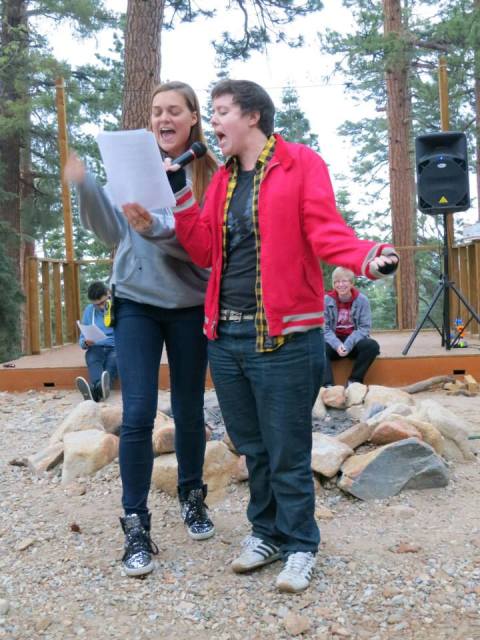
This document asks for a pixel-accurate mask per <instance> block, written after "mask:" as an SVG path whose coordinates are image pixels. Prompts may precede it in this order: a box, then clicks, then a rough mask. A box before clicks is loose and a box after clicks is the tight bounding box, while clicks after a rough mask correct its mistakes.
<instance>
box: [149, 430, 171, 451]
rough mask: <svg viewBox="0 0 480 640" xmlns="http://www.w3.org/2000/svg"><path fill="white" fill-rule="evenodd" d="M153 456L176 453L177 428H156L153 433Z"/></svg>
mask: <svg viewBox="0 0 480 640" xmlns="http://www.w3.org/2000/svg"><path fill="white" fill-rule="evenodd" d="M152 444H153V454H154V455H155V456H159V455H161V454H164V453H173V452H174V451H175V427H174V426H165V427H155V428H154V430H153V433H152Z"/></svg>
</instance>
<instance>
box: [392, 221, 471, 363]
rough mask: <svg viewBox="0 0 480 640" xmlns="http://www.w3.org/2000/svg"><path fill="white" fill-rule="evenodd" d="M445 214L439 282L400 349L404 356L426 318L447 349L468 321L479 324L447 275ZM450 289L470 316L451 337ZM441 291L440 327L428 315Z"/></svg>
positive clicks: (458, 338) (456, 339)
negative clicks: (420, 317) (423, 311)
mask: <svg viewBox="0 0 480 640" xmlns="http://www.w3.org/2000/svg"><path fill="white" fill-rule="evenodd" d="M447 216H448V213H444V214H443V273H442V274H441V275H440V278H439V283H438V286H437V288H436V289H435V293H434V294H433V298H432V301H431V303H430V305H429V306H428V309H427V311H426V312H425V315H424V316H423V318H422V319H421V320H420V322H419V323H418V324H417V326H416V327H415V330H414V332H413V333H412V335H411V336H410V340H409V341H408V342H407V344H406V346H405V348H404V350H403V351H402V355H403V356H406V355H407V353H408V350H409V349H410V347H411V346H412V344H413V341H414V340H415V338H416V337H417V335H418V332H419V331H420V329H421V328H422V327H423V325H424V324H425V322H426V321H427V320H430V322H431V323H432V324H433V326H434V327H435V329H436V330H437V331H438V333H439V334H440V336H441V338H442V347H445V349H447V351H449V350H450V349H452V348H453V347H455V346H456V345H457V344H458V342H459V341H460V339H461V337H462V336H461V334H462V332H463V331H464V330H465V329H466V328H467V326H468V325H469V324H470V322H471V321H472V320H473V319H475V320H476V321H477V322H478V323H479V324H480V316H479V315H478V314H477V313H476V311H475V309H473V307H472V306H471V304H470V303H469V302H468V300H466V298H465V297H464V295H463V294H462V292H461V291H459V290H458V289H457V287H456V286H455V283H454V282H453V281H452V280H450V277H449V264H448V238H447ZM450 291H452V292H453V293H454V294H455V295H456V296H457V298H458V299H459V300H460V302H461V303H462V304H463V305H464V307H465V308H466V309H467V310H468V312H469V314H470V317H469V318H468V321H467V322H466V323H465V325H464V328H463V330H462V331H460V332H458V333H457V335H456V336H454V337H453V338H452V336H451V335H450V295H449V294H450ZM442 293H443V314H442V327H441V328H440V327H439V326H438V325H437V323H436V322H435V320H434V319H433V318H432V317H431V316H430V314H431V312H432V310H433V308H434V307H435V305H436V303H437V301H438V299H439V298H440V296H441V295H442Z"/></svg>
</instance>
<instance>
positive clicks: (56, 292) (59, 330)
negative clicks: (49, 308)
mask: <svg viewBox="0 0 480 640" xmlns="http://www.w3.org/2000/svg"><path fill="white" fill-rule="evenodd" d="M52 269H53V308H54V311H55V344H56V345H57V347H58V346H60V345H62V344H63V314H62V279H61V275H60V263H59V262H57V261H55V262H54V263H53V265H52Z"/></svg>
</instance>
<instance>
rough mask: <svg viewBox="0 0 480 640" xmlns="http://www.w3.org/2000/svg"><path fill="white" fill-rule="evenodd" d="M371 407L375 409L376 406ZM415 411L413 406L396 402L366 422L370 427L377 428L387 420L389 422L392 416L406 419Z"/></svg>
mask: <svg viewBox="0 0 480 640" xmlns="http://www.w3.org/2000/svg"><path fill="white" fill-rule="evenodd" d="M370 406H371V407H373V406H374V405H370ZM414 410H415V407H413V406H411V405H408V404H404V403H403V402H394V403H393V404H391V405H389V406H388V407H385V408H384V409H383V410H382V411H379V412H377V413H375V414H373V415H371V416H369V417H368V418H366V419H365V421H366V422H367V423H368V424H369V425H371V426H373V427H376V426H377V425H379V424H380V423H381V422H384V421H385V420H389V419H390V418H391V416H392V415H395V416H396V417H398V416H401V417H404V416H407V415H411V414H412V413H413V411H414Z"/></svg>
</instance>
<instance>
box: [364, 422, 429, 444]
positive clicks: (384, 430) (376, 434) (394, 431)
mask: <svg viewBox="0 0 480 640" xmlns="http://www.w3.org/2000/svg"><path fill="white" fill-rule="evenodd" d="M406 438H418V439H419V440H423V438H422V434H421V433H420V431H418V430H417V429H415V427H414V426H413V425H411V424H408V423H407V422H403V421H402V420H393V419H391V420H385V422H381V423H380V424H379V425H378V426H376V427H375V429H374V431H373V433H372V437H371V438H370V440H371V441H372V442H373V444H390V443H391V442H398V441H399V440H405V439H406Z"/></svg>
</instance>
